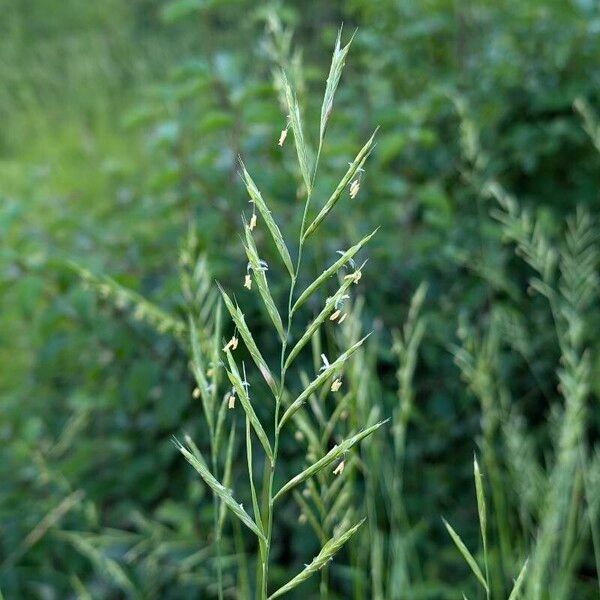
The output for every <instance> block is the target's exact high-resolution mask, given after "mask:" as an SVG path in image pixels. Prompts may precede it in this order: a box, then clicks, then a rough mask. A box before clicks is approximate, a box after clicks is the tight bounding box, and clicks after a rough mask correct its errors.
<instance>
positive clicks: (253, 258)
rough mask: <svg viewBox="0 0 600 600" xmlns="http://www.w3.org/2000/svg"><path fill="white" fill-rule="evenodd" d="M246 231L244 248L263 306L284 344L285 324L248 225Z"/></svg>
mask: <svg viewBox="0 0 600 600" xmlns="http://www.w3.org/2000/svg"><path fill="white" fill-rule="evenodd" d="M244 231H245V233H246V245H245V246H244V249H245V250H246V256H247V257H248V262H249V263H250V267H251V269H252V274H253V275H254V281H255V282H256V287H257V288H258V293H259V294H260V297H261V298H262V300H263V304H264V305H265V308H266V309H267V313H268V314H269V317H270V318H271V321H272V322H273V325H275V329H276V330H277V333H278V334H279V338H280V339H281V341H282V342H283V341H285V331H284V329H283V322H282V321H281V316H280V315H279V311H278V310H277V307H276V306H275V301H274V300H273V296H272V295H271V290H269V284H268V282H267V276H266V275H265V271H264V269H262V267H261V264H260V259H259V257H258V251H257V250H256V244H255V243H254V238H253V237H252V233H251V232H250V228H249V227H248V226H247V225H244Z"/></svg>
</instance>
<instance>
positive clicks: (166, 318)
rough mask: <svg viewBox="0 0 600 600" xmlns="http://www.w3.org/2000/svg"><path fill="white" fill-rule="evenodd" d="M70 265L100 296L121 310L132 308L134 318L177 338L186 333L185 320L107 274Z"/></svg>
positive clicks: (71, 263)
mask: <svg viewBox="0 0 600 600" xmlns="http://www.w3.org/2000/svg"><path fill="white" fill-rule="evenodd" d="M69 266H70V267H71V268H72V269H73V270H74V271H75V272H76V273H77V274H78V275H79V277H80V278H81V279H82V281H83V282H84V283H86V284H87V285H88V286H90V287H91V288H93V289H94V290H95V291H96V292H97V294H98V296H99V297H100V298H103V299H106V300H110V301H111V302H112V303H113V304H114V305H115V307H117V308H118V309H120V310H125V309H131V310H132V314H133V317H134V319H137V320H139V321H144V322H146V323H148V325H150V326H152V327H153V328H154V329H155V330H156V331H158V333H161V334H163V333H172V334H173V335H175V337H177V338H182V337H183V336H184V335H185V329H186V327H185V322H184V321H182V320H181V319H179V318H178V317H174V316H172V315H170V314H169V313H168V312H166V311H165V310H163V309H162V308H160V307H159V306H157V305H156V304H154V303H152V302H149V301H148V300H146V298H144V297H143V296H141V295H140V294H138V293H137V292H134V291H133V290H131V289H129V288H126V287H125V286H122V285H121V284H120V283H117V282H116V281H115V280H114V279H112V278H111V277H108V276H106V275H94V274H93V273H92V272H91V271H89V270H88V269H85V268H83V267H82V266H80V265H78V264H77V263H74V262H70V263H69Z"/></svg>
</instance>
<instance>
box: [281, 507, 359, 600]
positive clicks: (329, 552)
mask: <svg viewBox="0 0 600 600" xmlns="http://www.w3.org/2000/svg"><path fill="white" fill-rule="evenodd" d="M365 520H366V519H363V520H362V521H360V522H359V523H357V524H356V525H354V526H353V527H350V528H349V529H346V530H345V531H344V532H343V533H341V534H340V535H337V536H334V537H332V538H331V539H330V540H329V541H328V542H327V543H326V544H325V545H324V546H323V547H322V548H321V551H320V552H319V554H317V556H315V558H313V560H312V562H311V563H310V564H308V565H306V567H304V569H303V570H302V571H300V573H298V575H296V577H294V578H293V579H291V580H290V581H288V582H287V583H286V584H285V585H283V586H282V587H280V588H279V589H278V590H277V591H276V592H275V593H274V594H271V595H270V596H269V600H273V599H274V598H279V596H283V595H284V594H287V593H288V592H289V591H290V590H293V589H294V588H295V587H296V586H298V585H300V584H301V583H302V582H303V581H306V580H307V579H308V578H309V577H311V575H313V574H314V573H316V572H317V571H319V570H320V569H322V568H323V567H324V566H325V565H326V564H327V563H328V562H329V561H330V560H331V558H332V557H333V556H334V554H336V552H338V550H339V549H340V548H341V547H342V546H343V545H344V544H345V543H346V542H347V541H348V540H349V539H350V538H351V537H352V536H353V535H354V534H355V533H356V532H357V531H358V529H359V527H360V526H361V525H362V524H363V523H364V522H365Z"/></svg>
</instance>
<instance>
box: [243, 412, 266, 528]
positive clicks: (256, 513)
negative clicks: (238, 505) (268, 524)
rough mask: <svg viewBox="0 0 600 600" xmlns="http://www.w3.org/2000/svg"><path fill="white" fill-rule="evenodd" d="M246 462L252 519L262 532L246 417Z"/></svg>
mask: <svg viewBox="0 0 600 600" xmlns="http://www.w3.org/2000/svg"><path fill="white" fill-rule="evenodd" d="M246 461H247V463H248V478H249V479H250V495H251V496H252V509H253V510H254V519H255V521H256V522H257V523H258V525H259V527H260V529H261V531H263V532H264V525H263V522H262V517H261V516H260V508H259V506H258V496H257V495H256V486H255V485H254V473H253V469H252V437H251V435H250V419H249V418H248V416H246Z"/></svg>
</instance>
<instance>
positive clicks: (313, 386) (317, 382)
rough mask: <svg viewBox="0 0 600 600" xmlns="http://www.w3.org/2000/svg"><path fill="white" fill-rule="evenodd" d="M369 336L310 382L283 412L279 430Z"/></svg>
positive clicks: (341, 355)
mask: <svg viewBox="0 0 600 600" xmlns="http://www.w3.org/2000/svg"><path fill="white" fill-rule="evenodd" d="M369 335H370V334H369ZM368 337H369V336H368V335H367V336H365V337H364V338H362V340H359V341H358V342H356V344H354V345H353V346H351V347H350V348H348V350H346V352H344V353H343V354H340V355H339V356H338V357H337V358H336V359H335V360H334V361H333V362H332V363H331V364H330V365H329V366H328V367H327V368H325V369H323V371H321V373H320V374H319V375H318V376H317V377H316V378H315V379H313V381H311V382H310V384H309V385H308V387H307V388H306V389H305V390H304V391H303V392H302V393H301V394H300V395H299V396H298V397H297V398H296V399H295V400H294V401H293V402H292V403H291V404H290V406H289V407H288V408H287V410H286V411H285V412H284V413H283V416H282V417H281V419H280V421H279V424H278V428H279V430H281V428H282V427H283V426H284V425H285V423H286V421H287V420H288V419H289V418H290V417H291V416H293V414H294V413H295V412H296V411H297V410H298V409H299V408H300V407H301V406H302V405H303V404H304V403H305V402H306V400H307V399H308V397H309V396H310V395H311V394H312V393H314V392H315V391H316V390H317V389H319V387H320V386H321V385H322V384H323V383H324V382H325V381H326V380H327V379H328V378H329V377H331V375H333V374H334V373H335V372H336V371H338V370H339V369H340V368H341V367H342V366H343V365H344V363H345V362H346V361H347V360H348V359H349V358H350V357H351V356H352V355H353V354H354V353H355V352H356V351H357V350H358V349H359V348H360V347H361V346H362V344H363V342H364V341H365V340H366V339H367V338H368Z"/></svg>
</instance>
